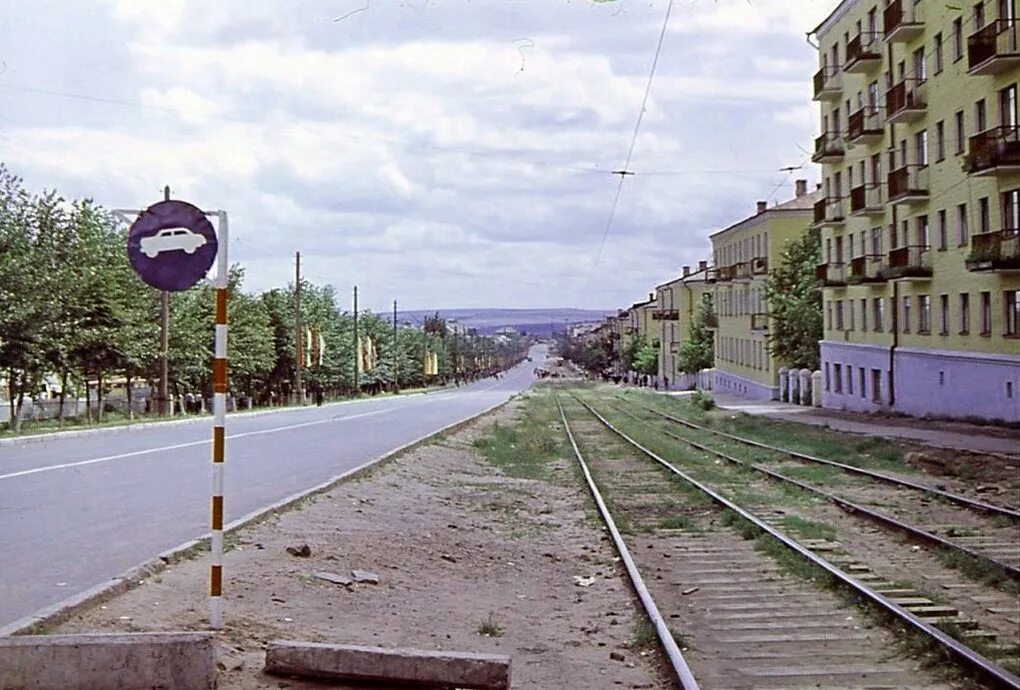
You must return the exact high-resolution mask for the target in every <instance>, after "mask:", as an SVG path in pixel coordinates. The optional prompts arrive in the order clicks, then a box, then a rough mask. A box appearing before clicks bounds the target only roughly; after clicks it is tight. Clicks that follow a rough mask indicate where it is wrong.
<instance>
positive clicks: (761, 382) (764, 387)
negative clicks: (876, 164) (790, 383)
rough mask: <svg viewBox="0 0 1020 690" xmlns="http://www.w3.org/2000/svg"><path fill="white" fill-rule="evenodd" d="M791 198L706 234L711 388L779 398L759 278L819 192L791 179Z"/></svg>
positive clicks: (806, 221) (806, 223)
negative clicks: (711, 278)
mask: <svg viewBox="0 0 1020 690" xmlns="http://www.w3.org/2000/svg"><path fill="white" fill-rule="evenodd" d="M795 191H796V193H795V196H794V198H793V199H790V200H789V201H786V202H784V203H782V204H779V205H777V206H772V207H769V206H767V204H766V202H764V201H759V202H758V210H757V213H755V214H754V215H753V216H750V217H748V218H745V219H744V220H741V221H740V222H738V223H736V224H734V225H731V226H730V227H728V228H726V229H725V230H721V231H719V232H717V233H715V234H714V235H712V236H711V238H710V239H711V241H712V257H713V260H714V263H715V279H716V283H715V290H714V292H715V295H714V300H715V309H716V315H717V318H718V328H717V329H716V333H715V378H714V381H713V388H714V389H715V390H717V391H722V392H727V393H734V394H737V395H741V396H744V397H748V398H752V399H757V400H773V399H777V398H778V397H779V372H778V368H779V366H780V364H779V363H777V362H776V360H775V357H773V355H772V353H771V351H770V348H769V347H768V330H769V316H768V314H769V311H770V310H769V305H768V304H767V300H766V299H765V286H764V283H765V279H766V278H767V277H768V272H769V269H770V267H773V266H775V265H776V264H778V263H779V261H780V257H781V255H782V250H783V245H784V244H785V243H786V242H787V241H788V240H790V239H793V238H796V237H798V236H800V235H802V234H804V233H805V232H807V231H808V230H809V229H810V227H811V222H812V217H813V216H812V214H813V209H814V206H815V203H816V202H817V201H818V200H819V199H821V192H810V193H809V192H808V190H807V181H806V180H797V183H796V188H795Z"/></svg>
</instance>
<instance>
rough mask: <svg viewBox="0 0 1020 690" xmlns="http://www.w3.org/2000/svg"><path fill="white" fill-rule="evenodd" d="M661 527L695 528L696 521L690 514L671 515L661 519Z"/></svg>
mask: <svg viewBox="0 0 1020 690" xmlns="http://www.w3.org/2000/svg"><path fill="white" fill-rule="evenodd" d="M659 529H682V530H693V529H695V524H694V521H693V520H692V519H691V517H690V516H689V515H670V516H669V517H664V518H662V519H661V520H659Z"/></svg>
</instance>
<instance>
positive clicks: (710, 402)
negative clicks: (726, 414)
mask: <svg viewBox="0 0 1020 690" xmlns="http://www.w3.org/2000/svg"><path fill="white" fill-rule="evenodd" d="M687 403H688V404H689V405H690V406H691V407H694V408H696V409H699V410H703V411H705V412H707V411H709V410H711V409H714V408H715V399H713V398H712V396H711V395H709V394H708V393H706V392H705V391H694V392H693V393H691V394H690V395H689V396H688V397H687Z"/></svg>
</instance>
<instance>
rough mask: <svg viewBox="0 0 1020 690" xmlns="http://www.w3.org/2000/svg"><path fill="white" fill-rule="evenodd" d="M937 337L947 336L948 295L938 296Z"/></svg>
mask: <svg viewBox="0 0 1020 690" xmlns="http://www.w3.org/2000/svg"><path fill="white" fill-rule="evenodd" d="M939 335H949V295H939Z"/></svg>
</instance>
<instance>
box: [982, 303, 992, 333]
mask: <svg viewBox="0 0 1020 690" xmlns="http://www.w3.org/2000/svg"><path fill="white" fill-rule="evenodd" d="M991 334H992V293H990V292H982V293H981V335H984V336H989V335H991Z"/></svg>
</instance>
